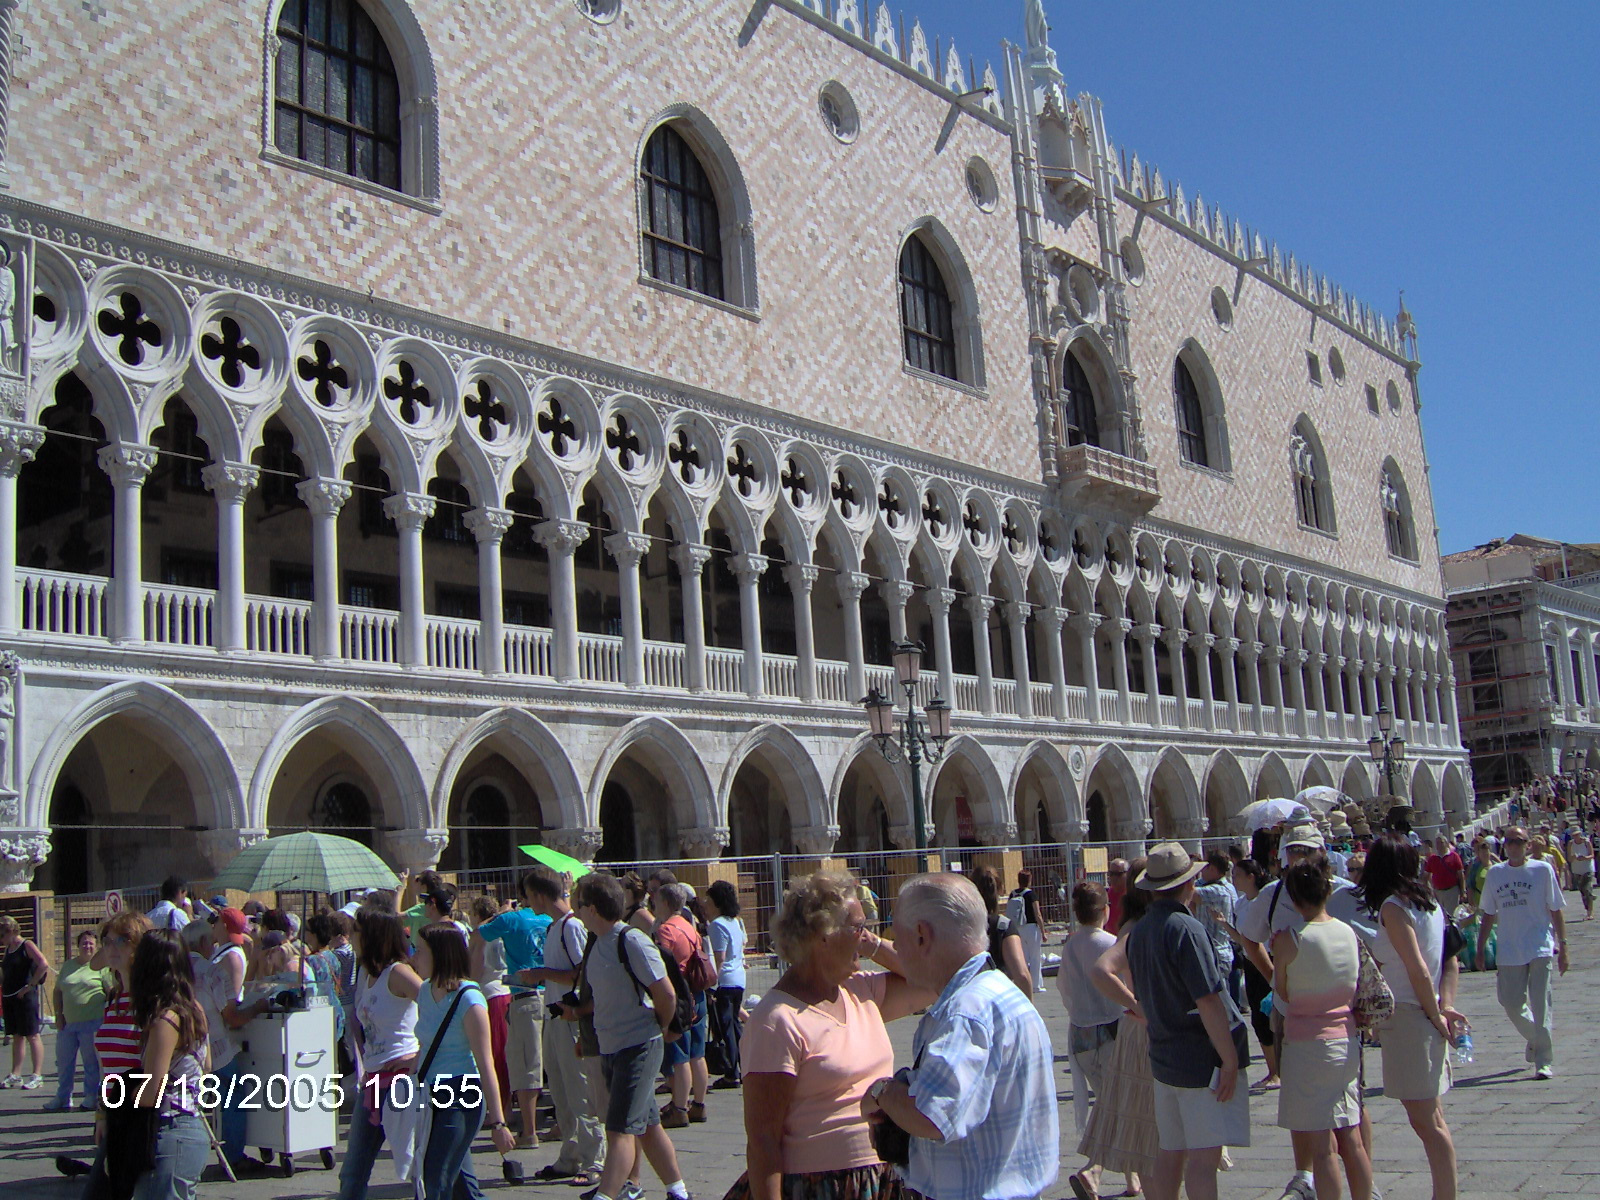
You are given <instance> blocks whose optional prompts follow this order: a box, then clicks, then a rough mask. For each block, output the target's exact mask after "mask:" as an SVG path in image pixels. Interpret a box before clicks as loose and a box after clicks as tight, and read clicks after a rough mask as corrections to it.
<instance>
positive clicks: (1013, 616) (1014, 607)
mask: <svg viewBox="0 0 1600 1200" xmlns="http://www.w3.org/2000/svg"><path fill="white" fill-rule="evenodd" d="M1033 608H1034V606H1033V605H1031V604H1028V603H1027V602H1026V601H1022V600H1011V601H1008V602H1007V603H1006V619H1007V620H1009V621H1011V622H1013V623H1014V624H1017V625H1022V624H1025V623H1026V622H1027V620H1028V618H1029V617H1031V616H1032V615H1033Z"/></svg>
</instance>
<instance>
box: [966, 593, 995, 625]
mask: <svg viewBox="0 0 1600 1200" xmlns="http://www.w3.org/2000/svg"><path fill="white" fill-rule="evenodd" d="M966 609H967V615H968V616H969V617H971V618H972V619H973V620H974V621H987V620H988V619H989V614H990V613H992V612H993V611H994V597H993V596H968V597H967V600H966Z"/></svg>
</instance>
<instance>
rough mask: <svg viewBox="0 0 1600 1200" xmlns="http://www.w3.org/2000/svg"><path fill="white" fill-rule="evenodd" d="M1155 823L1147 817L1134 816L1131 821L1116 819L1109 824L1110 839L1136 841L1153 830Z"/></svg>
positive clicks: (1147, 835)
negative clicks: (1113, 822)
mask: <svg viewBox="0 0 1600 1200" xmlns="http://www.w3.org/2000/svg"><path fill="white" fill-rule="evenodd" d="M1155 827H1156V823H1155V822H1154V821H1152V820H1151V819H1150V818H1149V817H1135V818H1134V819H1133V820H1131V821H1118V822H1116V823H1115V824H1114V825H1112V826H1111V839H1112V841H1117V842H1137V841H1142V840H1143V839H1145V838H1147V837H1149V836H1150V834H1151V833H1152V832H1154V830H1155Z"/></svg>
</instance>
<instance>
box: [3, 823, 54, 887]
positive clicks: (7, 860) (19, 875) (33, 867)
mask: <svg viewBox="0 0 1600 1200" xmlns="http://www.w3.org/2000/svg"><path fill="white" fill-rule="evenodd" d="M49 857H50V834H49V832H48V831H47V830H43V829H18V830H14V831H11V832H8V833H7V834H5V835H4V836H0V893H4V892H25V891H27V890H28V888H29V887H30V886H31V885H32V884H33V873H34V872H35V871H37V870H38V869H39V868H40V867H41V866H43V865H44V861H45V859H47V858H49Z"/></svg>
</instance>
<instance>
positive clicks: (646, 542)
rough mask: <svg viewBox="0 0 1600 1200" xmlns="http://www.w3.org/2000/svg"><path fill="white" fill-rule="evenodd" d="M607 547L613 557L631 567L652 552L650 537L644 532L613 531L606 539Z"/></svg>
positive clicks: (635, 565)
mask: <svg viewBox="0 0 1600 1200" xmlns="http://www.w3.org/2000/svg"><path fill="white" fill-rule="evenodd" d="M605 547H606V549H607V550H609V551H611V557H612V558H614V559H616V560H617V562H619V563H620V564H622V565H623V566H624V567H628V568H630V569H631V568H633V567H637V566H638V565H639V562H640V560H641V559H643V558H644V556H645V555H646V554H648V553H649V552H650V539H649V538H648V537H646V536H645V535H644V534H642V533H613V534H611V535H610V536H609V537H607V538H606V539H605Z"/></svg>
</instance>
